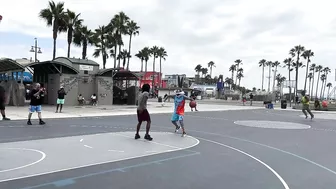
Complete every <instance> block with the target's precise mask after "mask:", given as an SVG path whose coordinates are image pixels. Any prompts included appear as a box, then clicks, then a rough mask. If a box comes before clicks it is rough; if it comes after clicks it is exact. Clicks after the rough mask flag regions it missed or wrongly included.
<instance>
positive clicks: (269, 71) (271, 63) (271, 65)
mask: <svg viewBox="0 0 336 189" xmlns="http://www.w3.org/2000/svg"><path fill="white" fill-rule="evenodd" d="M266 66H268V89H267V92H270V90H271V71H272V67H274V64H273V62H272V61H267V62H266Z"/></svg>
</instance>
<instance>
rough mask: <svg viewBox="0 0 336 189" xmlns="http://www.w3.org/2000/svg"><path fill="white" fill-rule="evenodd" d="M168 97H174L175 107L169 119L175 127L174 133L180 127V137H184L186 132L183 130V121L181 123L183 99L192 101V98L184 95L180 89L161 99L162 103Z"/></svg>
mask: <svg viewBox="0 0 336 189" xmlns="http://www.w3.org/2000/svg"><path fill="white" fill-rule="evenodd" d="M168 98H173V99H174V104H175V108H174V113H173V115H172V118H171V121H172V123H173V125H174V126H175V127H176V128H175V133H177V132H178V130H179V129H180V128H181V127H182V137H184V136H186V134H187V133H186V132H185V129H184V123H183V116H184V105H185V100H190V101H193V100H194V99H192V98H189V97H187V96H185V95H184V92H183V91H182V90H177V91H176V94H175V95H168V96H167V97H166V98H165V99H164V100H163V102H162V103H163V104H164V102H166V100H167V99H168ZM177 122H179V123H180V126H179V125H178V124H177Z"/></svg>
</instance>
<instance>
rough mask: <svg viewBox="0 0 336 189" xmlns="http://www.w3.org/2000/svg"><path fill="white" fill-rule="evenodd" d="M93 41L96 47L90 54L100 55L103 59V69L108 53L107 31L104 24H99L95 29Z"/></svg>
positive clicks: (96, 56)
mask: <svg viewBox="0 0 336 189" xmlns="http://www.w3.org/2000/svg"><path fill="white" fill-rule="evenodd" d="M94 41H95V46H96V47H97V48H96V49H95V51H94V53H93V55H92V56H93V57H95V58H98V57H99V56H101V57H102V59H103V69H105V68H106V67H105V66H106V60H107V59H108V58H109V54H108V53H107V48H108V47H107V45H108V33H107V28H106V27H105V26H99V28H98V29H96V30H95V34H94Z"/></svg>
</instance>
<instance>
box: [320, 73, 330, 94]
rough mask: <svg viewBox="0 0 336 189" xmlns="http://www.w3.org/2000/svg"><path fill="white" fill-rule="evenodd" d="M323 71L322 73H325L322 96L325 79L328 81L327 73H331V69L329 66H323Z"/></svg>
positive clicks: (325, 84) (325, 83)
mask: <svg viewBox="0 0 336 189" xmlns="http://www.w3.org/2000/svg"><path fill="white" fill-rule="evenodd" d="M323 72H324V75H325V82H324V85H323V94H322V96H324V91H325V88H326V86H327V81H328V74H329V73H331V69H330V68H329V67H325V68H323Z"/></svg>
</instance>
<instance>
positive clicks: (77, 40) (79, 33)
mask: <svg viewBox="0 0 336 189" xmlns="http://www.w3.org/2000/svg"><path fill="white" fill-rule="evenodd" d="M73 43H74V44H75V45H76V46H79V47H82V59H86V56H87V47H88V44H91V45H92V44H93V32H92V31H91V30H89V29H88V28H87V27H86V26H80V27H78V28H77V29H76V30H75V33H74V38H73Z"/></svg>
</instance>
